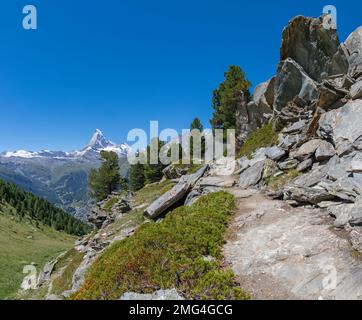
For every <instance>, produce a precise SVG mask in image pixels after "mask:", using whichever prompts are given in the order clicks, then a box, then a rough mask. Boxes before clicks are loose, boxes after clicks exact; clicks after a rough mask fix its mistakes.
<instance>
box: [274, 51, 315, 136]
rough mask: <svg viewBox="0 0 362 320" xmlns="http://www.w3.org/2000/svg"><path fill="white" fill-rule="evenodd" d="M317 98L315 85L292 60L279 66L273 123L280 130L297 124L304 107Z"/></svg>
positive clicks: (303, 112)
mask: <svg viewBox="0 0 362 320" xmlns="http://www.w3.org/2000/svg"><path fill="white" fill-rule="evenodd" d="M317 98H318V86H317V83H316V82H315V81H314V80H313V79H312V78H310V77H309V75H308V74H307V73H306V72H305V71H304V70H303V68H302V67H301V66H300V65H299V64H298V63H297V62H296V61H294V60H293V59H291V58H287V59H286V60H285V61H284V62H283V64H282V65H281V67H280V69H279V72H278V74H277V76H276V80H275V96H274V123H275V126H276V128H277V129H281V128H283V127H285V126H286V125H288V123H293V122H297V121H298V120H299V119H300V118H301V117H303V116H304V114H305V107H306V106H307V105H309V104H310V103H311V102H312V101H314V100H316V99H317Z"/></svg>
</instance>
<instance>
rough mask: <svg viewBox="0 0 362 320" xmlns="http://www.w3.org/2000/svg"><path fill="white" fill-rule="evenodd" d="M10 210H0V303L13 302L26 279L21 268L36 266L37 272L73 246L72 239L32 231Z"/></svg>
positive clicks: (32, 226) (42, 229) (43, 230)
mask: <svg viewBox="0 0 362 320" xmlns="http://www.w3.org/2000/svg"><path fill="white" fill-rule="evenodd" d="M13 210H14V209H12V208H11V207H9V206H0V244H1V251H0V266H1V268H0V299H7V298H8V299H14V298H16V293H17V291H18V290H19V289H20V284H21V282H22V280H23V278H24V277H25V276H26V275H25V274H23V267H24V266H25V265H29V264H31V263H32V262H34V263H36V268H37V270H38V272H40V270H41V269H42V268H43V266H44V265H45V263H46V262H48V261H50V260H52V259H53V258H54V257H56V256H58V255H59V254H60V253H62V252H64V251H67V250H68V249H70V248H71V247H73V245H74V241H75V239H76V238H75V237H73V236H70V235H68V234H65V233H61V232H57V231H55V230H53V229H51V228H49V227H45V226H42V225H40V226H39V228H36V227H35V224H33V223H32V222H31V221H29V220H23V221H19V218H18V217H16V216H13V215H12V214H11V213H12V211H13Z"/></svg>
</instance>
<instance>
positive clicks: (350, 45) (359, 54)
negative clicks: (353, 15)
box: [344, 27, 362, 76]
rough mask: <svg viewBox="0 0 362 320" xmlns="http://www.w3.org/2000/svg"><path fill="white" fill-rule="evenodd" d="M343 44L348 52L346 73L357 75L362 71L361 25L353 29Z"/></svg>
mask: <svg viewBox="0 0 362 320" xmlns="http://www.w3.org/2000/svg"><path fill="white" fill-rule="evenodd" d="M344 45H345V48H346V49H347V52H348V62H349V70H348V73H349V74H350V75H352V76H358V74H360V73H361V72H362V27H359V28H358V29H357V30H355V31H353V32H352V33H351V34H350V35H349V37H348V38H347V40H346V41H345V43H344Z"/></svg>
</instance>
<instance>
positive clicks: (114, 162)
mask: <svg viewBox="0 0 362 320" xmlns="http://www.w3.org/2000/svg"><path fill="white" fill-rule="evenodd" d="M101 158H102V165H101V167H100V168H99V169H98V170H95V169H93V170H91V172H90V174H89V188H90V192H91V195H92V197H94V198H95V199H96V200H97V201H101V200H104V199H105V198H106V197H107V196H108V195H110V194H111V193H112V192H113V191H115V190H117V189H118V188H119V187H120V180H121V176H120V174H119V170H120V168H119V163H118V156H117V154H116V153H115V152H113V151H111V152H107V151H101Z"/></svg>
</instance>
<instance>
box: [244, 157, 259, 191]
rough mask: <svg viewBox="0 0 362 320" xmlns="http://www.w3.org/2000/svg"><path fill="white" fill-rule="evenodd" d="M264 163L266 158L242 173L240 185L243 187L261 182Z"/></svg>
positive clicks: (253, 185)
mask: <svg viewBox="0 0 362 320" xmlns="http://www.w3.org/2000/svg"><path fill="white" fill-rule="evenodd" d="M264 163H265V160H264V161H259V162H257V163H255V164H254V165H253V166H252V167H250V168H248V169H246V170H245V171H244V172H243V173H242V174H241V175H240V179H239V187H240V188H241V189H247V188H250V187H255V186H256V185H257V184H258V183H259V182H260V180H261V178H262V175H263V171H264Z"/></svg>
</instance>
